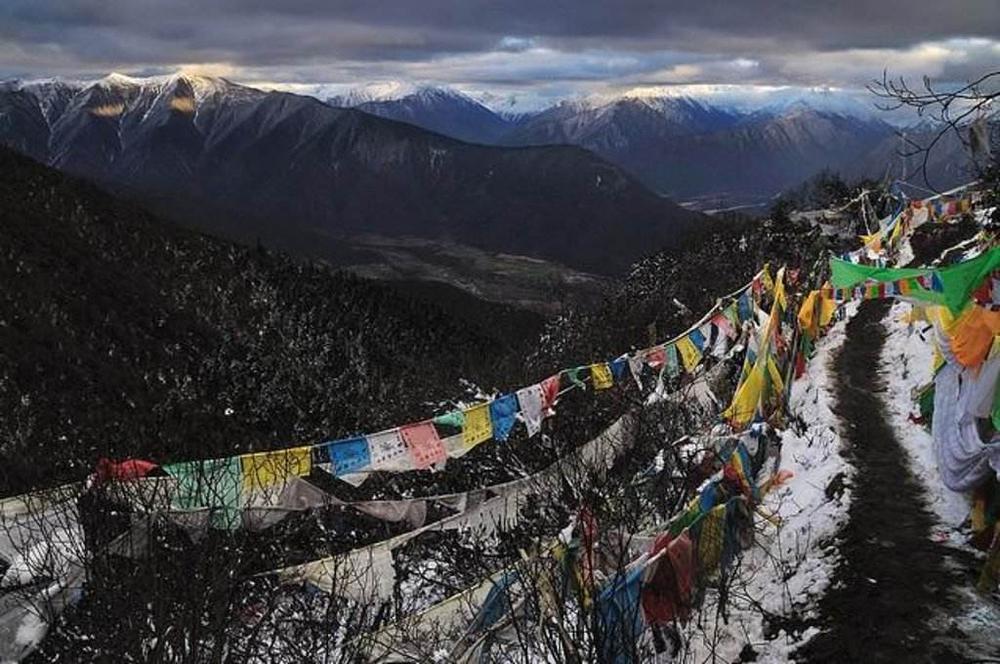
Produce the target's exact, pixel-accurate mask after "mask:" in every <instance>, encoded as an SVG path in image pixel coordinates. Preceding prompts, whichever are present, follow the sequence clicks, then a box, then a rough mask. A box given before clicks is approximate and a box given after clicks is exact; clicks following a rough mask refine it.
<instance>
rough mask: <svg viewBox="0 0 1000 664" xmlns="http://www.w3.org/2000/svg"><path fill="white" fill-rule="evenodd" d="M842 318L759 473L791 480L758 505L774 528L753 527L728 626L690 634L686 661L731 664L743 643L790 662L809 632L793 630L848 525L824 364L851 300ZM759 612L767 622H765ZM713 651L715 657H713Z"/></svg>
mask: <svg viewBox="0 0 1000 664" xmlns="http://www.w3.org/2000/svg"><path fill="white" fill-rule="evenodd" d="M846 311H847V316H846V317H845V319H844V320H842V321H839V322H838V323H836V324H835V325H834V326H832V327H831V328H830V330H829V331H828V333H827V335H826V336H825V337H824V338H823V339H821V340H820V341H819V343H817V345H816V353H815V355H814V356H813V358H812V359H811V360H810V361H809V364H808V367H807V372H806V375H805V376H803V377H802V378H800V379H799V380H797V381H796V382H795V383H794V384H793V386H792V393H791V403H790V410H791V413H792V414H793V417H795V418H797V421H796V422H793V423H791V424H790V427H789V428H788V429H787V430H785V431H783V432H781V441H782V445H781V452H780V458H779V459H775V460H773V461H772V465H770V466H769V467H767V468H765V474H764V475H762V477H763V476H766V473H768V472H773V471H774V469H775V468H781V469H785V470H790V471H792V472H793V473H795V476H794V478H792V479H791V480H790V481H789V482H788V483H787V484H785V485H784V486H783V487H781V488H780V489H778V490H775V491H774V492H772V493H771V494H770V495H769V496H768V497H767V498H766V499H765V500H764V504H763V510H764V511H765V512H766V513H770V514H773V515H775V516H777V517H778V518H779V519H780V521H781V526H780V527H779V528H775V527H774V526H773V525H769V524H767V523H765V522H763V521H761V520H759V525H758V529H757V542H756V545H755V546H754V548H753V549H751V550H750V551H749V552H748V553H747V554H746V555H745V556H744V557H743V561H742V563H741V566H740V569H739V570H738V571H737V573H736V574H737V578H736V579H735V580H734V582H733V587H732V589H731V590H730V596H729V598H728V600H729V602H730V609H729V610H730V612H731V614H730V616H729V621H728V624H724V623H723V622H722V621H721V620H717V621H715V622H716V624H715V625H714V627H712V626H710V625H707V624H702V625H701V627H702V628H703V629H704V630H705V631H704V632H701V631H698V630H697V629H693V628H689V630H688V632H689V634H688V636H690V637H691V638H692V639H693V641H694V642H693V643H692V644H691V645H690V652H688V653H686V657H685V659H684V661H686V662H704V661H726V662H732V661H738V660H739V658H740V655H741V651H743V650H744V648H745V646H746V645H747V644H749V646H750V648H752V649H753V651H754V652H755V653H756V656H757V658H756V660H753V661H757V662H774V663H778V662H788V661H789V660H790V655H791V653H792V652H793V651H794V650H795V649H796V648H797V647H798V646H800V645H801V644H803V643H804V642H806V641H808V640H809V639H810V638H811V637H812V636H813V635H814V634H815V633H816V632H817V630H816V629H815V628H810V629H807V630H805V631H801V630H800V629H798V627H799V626H800V625H801V622H800V621H802V620H804V619H808V618H810V617H812V616H813V615H814V610H815V606H816V603H817V602H818V600H819V598H820V597H822V595H823V593H824V592H825V591H826V589H827V587H828V586H829V584H830V579H831V577H832V575H833V571H834V568H835V567H836V564H837V555H836V550H835V548H834V538H835V537H836V534H837V532H838V531H839V530H840V528H841V527H842V526H843V525H844V524H845V523H846V522H847V518H848V516H847V510H848V507H849V505H850V499H851V490H850V481H849V479H850V477H851V474H852V468H851V467H850V466H849V465H848V463H847V461H846V460H845V458H844V457H843V456H842V455H841V447H842V442H841V435H840V432H839V429H838V427H839V421H838V419H837V417H836V415H834V413H833V406H834V392H833V380H834V376H833V367H832V366H831V360H832V358H833V356H834V354H835V353H836V352H837V350H838V349H839V348H840V347H841V346H842V345H843V343H844V339H845V335H846V331H845V327H846V322H847V319H849V318H850V316H853V315H854V313H855V312H856V311H857V303H850V304H849V305H848V306H847V310H846ZM838 476H840V477H842V478H843V480H842V481H840V482H838V483H837V484H839V485H840V486H841V487H842V489H841V490H838V491H831V492H830V493H831V495H832V497H828V495H827V493H828V487H830V485H831V481H832V480H834V479H835V478H837V477H838ZM715 601H716V598H714V597H713V596H711V595H709V596H708V597H706V600H705V607H704V608H703V610H702V613H701V615H702V620H703V621H704V622H705V623H708V622H710V621H711V620H712V619H713V617H712V612H713V604H714V602H715ZM762 610H763V611H764V612H766V613H767V614H769V615H771V616H774V618H773V619H772V620H771V621H770V623H771V624H769V625H766V624H765V622H764V619H763V618H762V615H761V611H762ZM783 623H784V624H783ZM713 647H714V648H715V656H716V657H717V658H718V659H717V660H715V659H712V652H711V650H712V648H713ZM747 654H749V653H747V652H744V655H747ZM743 661H748V660H743Z"/></svg>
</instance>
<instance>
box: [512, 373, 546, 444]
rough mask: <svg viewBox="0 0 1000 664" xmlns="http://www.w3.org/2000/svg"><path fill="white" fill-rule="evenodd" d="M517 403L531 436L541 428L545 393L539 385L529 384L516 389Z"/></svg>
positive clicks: (529, 436)
mask: <svg viewBox="0 0 1000 664" xmlns="http://www.w3.org/2000/svg"><path fill="white" fill-rule="evenodd" d="M517 404H518V406H519V407H520V409H521V418H522V419H523V420H524V426H525V428H527V430H528V438H531V437H532V436H534V435H535V434H537V433H538V432H539V431H541V430H542V419H543V418H544V417H545V395H544V394H543V392H542V386H541V385H529V386H528V387H522V388H521V389H520V390H518V391H517Z"/></svg>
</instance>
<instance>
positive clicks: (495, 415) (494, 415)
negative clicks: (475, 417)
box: [490, 394, 517, 442]
mask: <svg viewBox="0 0 1000 664" xmlns="http://www.w3.org/2000/svg"><path fill="white" fill-rule="evenodd" d="M490 419H491V420H492V422H493V438H494V439H495V440H499V441H501V442H502V441H505V440H507V438H508V436H510V432H511V430H512V429H513V428H514V423H515V422H517V397H515V396H514V395H513V394H505V395H503V396H502V397H499V398H497V399H494V400H493V401H491V402H490Z"/></svg>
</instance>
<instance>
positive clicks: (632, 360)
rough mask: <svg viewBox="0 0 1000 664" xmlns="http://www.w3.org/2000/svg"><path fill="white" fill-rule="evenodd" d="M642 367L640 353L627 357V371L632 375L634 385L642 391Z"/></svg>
mask: <svg viewBox="0 0 1000 664" xmlns="http://www.w3.org/2000/svg"><path fill="white" fill-rule="evenodd" d="M643 365H644V362H643V360H642V355H641V354H640V353H633V354H632V355H629V356H628V370H629V372H630V373H631V374H632V378H633V379H635V384H636V386H637V387H638V388H639V389H640V390H641V389H642V367H643Z"/></svg>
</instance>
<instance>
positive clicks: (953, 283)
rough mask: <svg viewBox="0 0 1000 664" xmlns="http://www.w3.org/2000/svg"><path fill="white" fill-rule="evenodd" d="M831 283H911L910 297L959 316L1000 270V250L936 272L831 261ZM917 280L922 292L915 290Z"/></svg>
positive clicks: (847, 284) (842, 285)
mask: <svg viewBox="0 0 1000 664" xmlns="http://www.w3.org/2000/svg"><path fill="white" fill-rule="evenodd" d="M830 268H831V271H832V279H831V280H832V282H833V285H834V286H835V287H836V288H852V287H855V286H858V285H859V284H863V283H865V282H875V283H885V282H890V281H891V282H898V281H900V280H904V279H909V280H910V282H909V286H910V287H911V290H910V293H909V294H908V297H911V298H914V299H918V300H922V301H926V302H930V303H933V304H943V305H945V306H946V307H948V309H949V310H950V311H951V312H952V313H954V314H957V313H959V312H960V311H961V310H962V309H963V308H964V307H965V304H966V302H968V300H969V295H970V294H971V293H972V291H974V290H975V289H976V288H978V287H979V286H980V285H981V284H982V283H983V281H984V280H985V279H986V278H987V277H988V276H989V275H990V273H992V272H993V271H994V270H996V269H997V268H1000V247H993V248H992V249H989V250H988V251H986V252H984V253H982V254H980V255H979V256H976V257H975V258H972V259H970V260H967V261H963V262H961V263H957V264H955V265H950V266H948V267H942V268H937V269H933V270H928V269H916V268H886V267H873V266H868V265H855V264H853V263H848V262H847V261H844V260H841V259H837V258H833V259H831V260H830ZM914 280H915V282H916V284H918V285H919V288H913V285H914Z"/></svg>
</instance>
